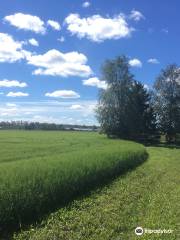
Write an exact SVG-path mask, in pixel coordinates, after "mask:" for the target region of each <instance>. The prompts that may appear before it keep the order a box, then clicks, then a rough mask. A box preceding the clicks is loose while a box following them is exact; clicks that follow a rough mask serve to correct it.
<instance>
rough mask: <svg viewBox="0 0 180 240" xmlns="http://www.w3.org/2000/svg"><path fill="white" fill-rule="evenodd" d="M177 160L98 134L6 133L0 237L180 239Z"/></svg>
mask: <svg viewBox="0 0 180 240" xmlns="http://www.w3.org/2000/svg"><path fill="white" fill-rule="evenodd" d="M146 151H147V152H148V154H149V158H148V160H147V161H144V160H145V159H146V157H147V153H146ZM179 159H180V149H178V147H177V146H174V147H173V148H166V147H148V148H146V150H145V147H143V146H142V145H140V144H136V143H133V142H129V141H122V140H111V139H107V138H106V137H105V136H103V135H99V134H97V133H81V132H43V131H32V132H31V131H1V132H0V162H1V163H0V166H1V168H0V179H1V181H0V221H1V226H3V227H2V228H1V230H2V236H1V238H0V239H5V240H6V239H8V237H9V238H10V239H16V240H24V239H25V240H26V239H27V240H30V239H31V240H51V239H52V240H61V239H62V240H80V239H82V240H84V239H85V240H87V239H88V240H111V239H112V240H129V239H146V240H149V239H153V240H155V239H168V240H171V239H173V240H175V239H178V238H179V235H178V233H179V231H178V230H179V229H178V227H179V226H178V222H179V220H178V219H179V216H180V215H179V200H178V199H179V195H180V184H179V167H180V161H179ZM118 175H119V176H118ZM115 176H116V179H114V177H115ZM73 199H74V200H73ZM72 200H73V201H72ZM45 214H46V215H45ZM37 219H38V220H39V221H38V223H35V221H36V220H37ZM33 222H34V223H33ZM31 224H32V225H31ZM137 226H142V227H144V228H148V229H172V230H173V233H172V234H162V235H157V234H151V235H149V234H145V235H144V236H141V237H137V236H136V235H135V234H134V229H135V228H136V227H137ZM19 227H21V230H19V229H18V228H19ZM15 229H18V232H17V233H14V236H13V237H12V236H11V233H13V231H14V230H15ZM7 232H8V233H9V234H7ZM10 236H11V237H10Z"/></svg>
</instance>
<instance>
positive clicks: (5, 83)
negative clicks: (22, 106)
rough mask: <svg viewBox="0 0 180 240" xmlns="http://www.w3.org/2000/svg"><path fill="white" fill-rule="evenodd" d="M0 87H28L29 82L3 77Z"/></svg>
mask: <svg viewBox="0 0 180 240" xmlns="http://www.w3.org/2000/svg"><path fill="white" fill-rule="evenodd" d="M0 87H20V88H23V87H27V83H25V82H19V81H17V80H7V79H3V80H0Z"/></svg>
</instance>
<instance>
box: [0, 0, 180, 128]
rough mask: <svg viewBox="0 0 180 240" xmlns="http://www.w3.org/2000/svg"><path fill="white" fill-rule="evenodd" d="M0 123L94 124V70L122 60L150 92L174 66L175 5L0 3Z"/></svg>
mask: <svg viewBox="0 0 180 240" xmlns="http://www.w3.org/2000/svg"><path fill="white" fill-rule="evenodd" d="M0 5H1V11H0V19H1V20H0V121H2V120H27V121H40V122H56V123H77V124H96V123H97V122H96V119H95V117H94V107H95V105H96V102H97V95H98V91H99V89H101V88H106V83H105V82H104V81H103V79H101V72H100V68H101V65H102V64H103V62H104V61H105V60H106V59H111V58H115V57H116V56H118V55H121V54H125V55H127V56H128V57H129V59H130V62H129V63H130V65H131V70H132V73H133V74H134V75H135V78H136V79H137V80H139V81H141V82H143V83H144V84H146V85H147V86H149V87H151V86H152V84H153V81H154V79H155V77H156V76H157V75H158V74H159V72H160V70H161V69H162V68H163V67H165V66H166V65H167V64H169V63H177V64H179V42H180V28H179V22H180V16H179V13H178V11H177V9H179V8H180V2H179V1H178V0H174V1H169V0H166V1H162V0H159V1H155V0H152V1H142V0H134V1H131V0H111V1H110V0H107V1H102V0H96V1H93V0H91V1H79V0H76V1H74V0H69V1H67V0H66V1H64V0H61V1H57V0H56V1H55V0H51V1H47V0H44V1H41V0H38V1H32V0H29V1H23V0H21V1H20V0H16V1H10V0H6V1H0Z"/></svg>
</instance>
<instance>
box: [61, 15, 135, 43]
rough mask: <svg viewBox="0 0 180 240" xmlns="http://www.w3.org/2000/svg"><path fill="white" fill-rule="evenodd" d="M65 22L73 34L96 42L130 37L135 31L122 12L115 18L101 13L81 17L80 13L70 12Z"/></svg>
mask: <svg viewBox="0 0 180 240" xmlns="http://www.w3.org/2000/svg"><path fill="white" fill-rule="evenodd" d="M65 23H66V24H67V29H68V30H69V31H70V32H71V33H72V34H73V35H77V36H78V37H79V38H84V37H86V38H88V39H90V40H92V41H95V42H102V41H104V40H106V39H120V38H125V37H129V36H130V35H131V32H132V31H133V28H131V27H129V26H128V23H127V22H126V20H125V17H124V16H123V15H122V14H120V15H118V16H115V17H113V18H103V17H102V16H100V15H93V16H91V17H88V18H81V17H80V16H79V14H70V15H68V16H67V17H66V19H65Z"/></svg>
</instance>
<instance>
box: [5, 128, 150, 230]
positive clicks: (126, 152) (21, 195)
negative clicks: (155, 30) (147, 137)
mask: <svg viewBox="0 0 180 240" xmlns="http://www.w3.org/2000/svg"><path fill="white" fill-rule="evenodd" d="M8 134H10V133H8ZM23 134H24V132H23ZM45 134H47V135H48V133H45ZM50 134H52V133H50ZM67 134H68V133H67ZM86 134H87V136H88V133H86ZM94 136H96V137H97V138H98V135H97V134H96V135H94ZM37 137H38V135H37ZM70 137H71V134H70V135H69V141H71V138H70ZM58 141H59V142H61V135H60V134H59V140H58ZM94 141H96V138H94ZM40 147H41V143H40V142H39V148H40ZM46 151H47V149H46ZM72 153H73V154H72ZM24 155H26V154H25V153H24ZM14 157H16V155H15V156H14ZM146 158H147V152H146V150H145V148H144V147H143V146H142V145H140V144H136V143H133V142H128V141H119V140H109V141H108V144H107V143H106V144H105V145H104V146H103V145H101V146H99V147H98V146H97V147H95V146H94V145H93V144H92V146H88V147H87V148H85V147H84V148H83V149H82V148H77V149H76V151H73V152H72V151H71V149H70V151H69V152H67V153H61V154H55V153H54V154H52V153H51V151H50V154H47V155H46V156H43V157H33V158H31V159H28V160H26V159H24V160H22V159H21V160H18V159H17V160H15V161H13V160H11V161H7V162H3V161H2V163H1V164H0V228H1V232H8V231H10V230H11V229H13V228H14V229H17V228H19V227H21V226H23V225H24V224H27V223H31V222H32V221H34V220H37V219H39V218H41V217H42V216H43V214H45V213H48V212H50V211H53V210H54V209H56V208H57V207H59V206H61V205H63V204H66V203H67V202H69V201H70V200H72V199H73V198H74V197H76V196H79V195H80V194H82V193H85V192H87V190H89V189H90V188H92V187H95V186H98V185H99V184H101V183H103V182H105V181H107V180H108V179H110V178H114V177H115V176H117V175H118V174H120V173H124V172H126V171H127V170H129V169H131V168H134V167H136V166H137V165H139V164H140V163H142V162H143V161H144V160H145V159H146Z"/></svg>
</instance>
